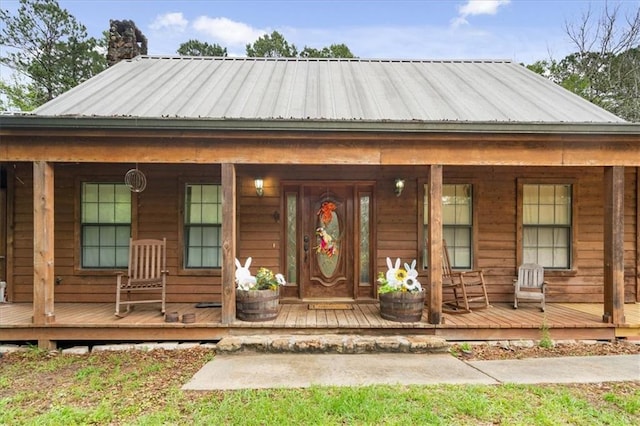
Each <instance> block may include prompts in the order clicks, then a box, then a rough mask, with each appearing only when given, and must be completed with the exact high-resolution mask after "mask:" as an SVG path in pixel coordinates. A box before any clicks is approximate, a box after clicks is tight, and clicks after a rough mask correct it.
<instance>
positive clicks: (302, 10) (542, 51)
mask: <svg viewBox="0 0 640 426" xmlns="http://www.w3.org/2000/svg"><path fill="white" fill-rule="evenodd" d="M58 3H59V5H60V6H61V7H62V8H65V9H67V10H68V11H69V12H70V13H71V14H72V15H73V16H74V17H75V18H76V19H77V20H78V21H79V22H80V23H82V24H84V25H85V26H86V27H87V29H88V31H89V35H91V36H94V37H100V36H101V34H102V32H103V31H106V30H108V28H109V20H110V19H115V20H125V19H127V20H132V21H134V22H135V23H136V26H137V27H138V28H139V29H140V30H141V31H142V33H143V34H144V35H145V36H146V37H147V39H148V47H149V52H148V53H149V54H151V55H175V54H176V50H177V49H178V47H179V46H180V44H181V43H184V42H186V41H188V40H189V39H196V40H199V41H203V42H208V43H210V44H213V43H217V44H219V45H221V46H222V47H226V48H227V51H228V53H229V55H230V56H245V47H246V44H247V43H253V42H254V41H255V40H256V39H257V38H258V37H261V36H262V35H265V34H270V33H271V32H272V31H278V32H279V33H280V34H282V35H283V36H284V38H285V39H286V40H287V41H288V42H289V43H293V44H295V45H296V47H297V48H298V50H302V49H303V48H304V47H305V46H309V47H313V48H318V49H320V48H322V47H325V46H329V45H331V44H341V43H344V44H346V45H347V46H348V47H349V49H350V50H351V51H352V52H353V53H354V55H356V56H358V57H360V58H389V59H508V60H513V61H516V62H522V63H525V64H531V63H533V62H535V61H537V60H545V59H550V58H553V59H562V58H564V57H565V56H566V55H567V54H569V53H571V52H573V51H575V49H574V48H573V45H572V43H571V41H570V40H569V37H568V36H567V33H566V30H565V24H567V23H573V24H578V23H580V22H581V19H582V16H583V15H584V14H585V13H586V12H587V11H589V10H591V12H592V14H593V16H594V17H599V16H600V14H601V12H602V9H603V7H604V5H605V0H591V1H583V0H568V1H563V0H395V1H393V0H280V1H269V0H262V1H261V0H182V1H180V0H108V1H104V0H58ZM17 5H18V1H17V0H1V1H0V7H2V8H3V9H8V10H15V9H16V8H17ZM609 5H610V6H611V5H620V6H621V8H622V9H621V10H622V11H630V10H631V11H635V10H637V9H638V8H639V7H640V0H609Z"/></svg>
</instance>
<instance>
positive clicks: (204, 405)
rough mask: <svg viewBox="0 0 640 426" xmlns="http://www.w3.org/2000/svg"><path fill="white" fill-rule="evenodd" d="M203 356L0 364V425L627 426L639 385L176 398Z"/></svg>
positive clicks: (331, 390) (637, 414) (639, 410)
mask: <svg viewBox="0 0 640 426" xmlns="http://www.w3.org/2000/svg"><path fill="white" fill-rule="evenodd" d="M212 357H213V353H212V352H211V351H207V350H204V349H195V350H184V351H173V352H165V351H154V352H149V353H145V352H136V351H132V352H119V353H107V354H104V353H102V354H101V353H98V354H91V355H86V356H65V355H57V356H50V355H48V354H47V353H35V352H33V351H30V352H28V353H25V354H21V355H15V354H12V355H9V356H5V357H3V358H2V359H0V378H1V379H0V424H9V425H12V424H26V425H59V424H65V425H85V424H131V425H165V424H195V425H208V424H224V425H282V424H287V425H343V424H350V425H378V424H385V425H405V424H421V425H422V424H427V425H431V424H432V425H454V424H455V425H476V424H503V425H524V424H526V425H556V424H571V425H627V424H640V382H634V383H608V384H594V385H544V386H533V385H495V386H477V385H474V386H469V385H467V386H463V385H456V386H454V385H440V386H363V387H311V388H308V389H270V390H241V391H225V392H222V391H211V392H194V391H189V392H186V391H182V390H180V387H181V386H182V385H183V384H184V383H186V382H187V381H188V380H189V379H190V378H191V376H192V375H193V374H194V373H195V372H196V371H197V370H198V369H200V368H201V367H202V365H204V364H205V363H206V362H207V361H208V360H210V359H211V358H212Z"/></svg>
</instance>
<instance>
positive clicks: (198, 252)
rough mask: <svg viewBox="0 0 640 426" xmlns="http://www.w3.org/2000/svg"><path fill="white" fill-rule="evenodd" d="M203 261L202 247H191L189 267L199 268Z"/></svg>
mask: <svg viewBox="0 0 640 426" xmlns="http://www.w3.org/2000/svg"><path fill="white" fill-rule="evenodd" d="M201 263H202V249H201V248H200V247H190V248H188V249H187V268H199V267H200V266H201Z"/></svg>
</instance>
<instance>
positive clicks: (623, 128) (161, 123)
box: [0, 114, 640, 135]
mask: <svg viewBox="0 0 640 426" xmlns="http://www.w3.org/2000/svg"><path fill="white" fill-rule="evenodd" d="M2 129H14V130H15V129H29V130H31V131H34V130H43V129H59V130H65V129H66V130H71V129H83V130H87V129H96V130H140V131H144V130H178V131H185V130H190V131H213V130H215V131H289V132H291V131H295V132H399V133H513V134H518V133H533V134H536V133H539V134H620V135H629V134H638V135H640V123H628V122H617V123H615V122H611V123H609V122H607V123H604V122H592V123H584V122H580V123H573V122H553V123H551V122H515V121H513V122H512V121H509V122H501V121H488V122H469V121H421V120H411V121H407V120H400V121H399V120H376V121H371V120H318V119H258V120H256V119H237V118H222V119H211V118H178V117H175V118H146V117H144V118H141V117H84V116H66V117H59V116H35V115H24V114H21V115H0V133H1V131H2Z"/></svg>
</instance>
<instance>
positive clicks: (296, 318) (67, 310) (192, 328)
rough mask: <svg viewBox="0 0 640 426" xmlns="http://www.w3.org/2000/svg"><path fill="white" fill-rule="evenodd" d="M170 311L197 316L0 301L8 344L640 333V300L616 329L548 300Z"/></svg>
mask: <svg viewBox="0 0 640 426" xmlns="http://www.w3.org/2000/svg"><path fill="white" fill-rule="evenodd" d="M167 312H177V313H178V314H179V315H180V316H182V315H183V314H185V313H194V314H195V316H196V320H195V322H194V323H190V324H183V323H182V322H176V323H167V322H165V321H164V317H163V316H162V315H160V311H159V309H158V308H157V307H156V306H155V305H139V306H136V308H135V309H134V310H133V311H132V312H131V314H129V315H128V316H127V317H125V318H117V317H115V316H114V305H113V304H112V303H109V304H106V303H57V304H56V305H55V322H54V323H53V324H49V325H44V326H35V325H33V324H32V323H31V316H32V306H31V304H29V303H16V304H0V341H5V342H6V341H42V340H50V341H78V340H84V341H88V340H93V341H149V340H178V341H215V340H218V339H220V338H222V337H224V336H227V335H241V334H244V335H250V334H261V333H273V334H275V333H279V334H325V333H341V334H373V335H383V334H405V335H411V334H427V335H437V336H442V337H444V338H446V339H448V340H500V339H539V338H540V337H541V333H542V332H541V329H542V328H543V327H546V328H548V329H549V332H550V334H551V337H552V338H554V339H606V340H611V339H614V338H615V337H629V336H640V304H630V305H625V313H626V319H627V324H626V325H625V326H623V327H618V328H616V327H614V326H613V325H610V324H605V323H603V322H602V312H603V310H602V305H601V304H566V303H563V304H557V303H550V304H547V311H546V312H544V313H543V312H540V310H539V309H537V308H536V307H534V306H531V307H529V306H526V305H525V306H523V307H521V308H520V309H518V310H514V309H513V308H512V307H511V305H510V304H495V305H493V306H492V307H491V308H489V309H483V310H477V311H474V312H471V313H467V314H457V315H453V314H445V315H444V323H443V324H439V325H432V324H429V323H428V322H427V317H426V310H425V315H424V316H423V318H422V321H420V322H414V323H400V322H393V321H388V320H385V319H383V318H382V317H381V316H380V313H379V309H378V305H377V304H360V305H354V306H353V309H349V310H332V309H318V310H311V309H308V305H307V304H282V305H281V306H280V312H279V314H278V317H277V318H276V319H274V320H270V321H264V322H245V321H240V320H237V321H235V322H234V323H232V324H222V323H221V309H220V308H196V307H195V305H194V304H177V303H170V304H168V305H167Z"/></svg>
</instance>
